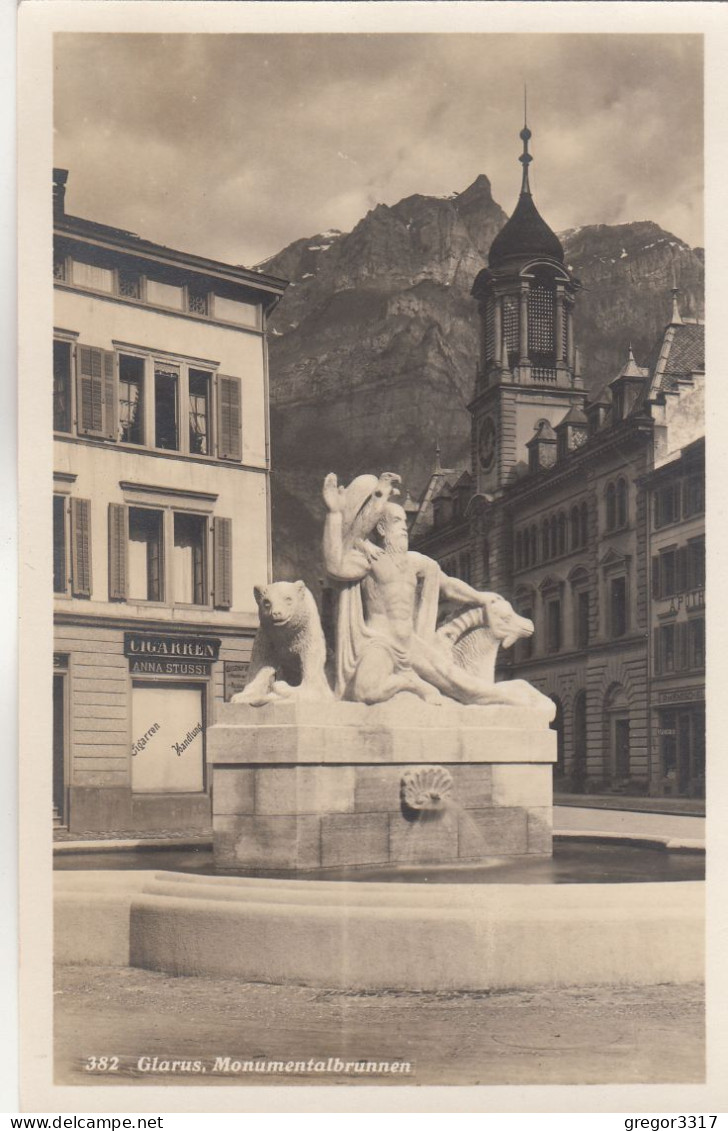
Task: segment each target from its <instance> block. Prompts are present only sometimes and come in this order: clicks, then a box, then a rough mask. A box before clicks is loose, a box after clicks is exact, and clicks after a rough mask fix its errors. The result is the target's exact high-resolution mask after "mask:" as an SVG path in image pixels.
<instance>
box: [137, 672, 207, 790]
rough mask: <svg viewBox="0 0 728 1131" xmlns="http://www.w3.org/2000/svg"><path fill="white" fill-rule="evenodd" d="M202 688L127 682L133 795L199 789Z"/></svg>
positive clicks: (201, 750)
mask: <svg viewBox="0 0 728 1131" xmlns="http://www.w3.org/2000/svg"><path fill="white" fill-rule="evenodd" d="M204 729H205V716H204V689H203V688H202V687H201V686H200V685H197V686H194V685H190V684H187V685H180V684H174V683H163V682H161V681H160V682H158V683H156V684H155V683H151V682H150V683H141V682H134V683H133V684H132V734H133V735H136V736H138V737H137V738H136V740H135V742H134V744H133V746H132V750H131V753H132V761H131V778H132V789H133V791H134V792H135V793H200V792H202V790H204V788H205V785H204V740H205V735H204Z"/></svg>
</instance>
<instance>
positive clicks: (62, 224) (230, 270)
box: [53, 213, 288, 294]
mask: <svg viewBox="0 0 728 1131" xmlns="http://www.w3.org/2000/svg"><path fill="white" fill-rule="evenodd" d="M53 226H54V230H55V234H56V235H59V236H68V237H69V238H73V237H78V238H79V239H86V240H94V241H97V242H99V243H102V244H104V245H106V246H110V247H113V248H114V249H118V250H120V251H122V250H123V251H129V252H131V253H132V254H134V253H136V254H138V255H140V256H144V257H146V258H155V259H164V260H165V261H166V262H168V263H174V264H175V266H178V267H182V268H187V269H188V270H193V271H194V270H197V271H201V272H213V273H215V274H218V275H224V276H225V277H227V278H228V279H230V280H231V281H234V282H237V283H242V284H247V285H249V286H252V287H254V288H255V289H256V290H259V291H260V290H266V291H272V292H274V293H275V294H282V293H283V291H284V290H285V288H286V287H287V286H288V282H287V281H286V280H285V279H278V278H276V277H275V276H274V275H265V274H263V273H262V272H261V271H253V270H251V269H250V268H248V267H240V266H236V265H235V264H232V263H222V262H221V261H220V260H217V259H207V258H206V257H204V256H201V255H192V254H190V253H189V252H184V251H177V250H176V249H174V248H171V247H165V246H164V244H157V243H152V242H151V240H145V239H142V238H141V237H140V236H138V235H136V234H135V233H134V232H127V231H126V230H125V229H123V228H112V227H111V226H110V225H108V224H98V223H97V222H96V221H95V220H86V219H84V218H83V217H81V216H69V215H68V214H67V213H64V214H63V215H60V216H58V215H57V216H56V217H55V218H54V221H53Z"/></svg>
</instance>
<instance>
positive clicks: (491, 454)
mask: <svg viewBox="0 0 728 1131" xmlns="http://www.w3.org/2000/svg"><path fill="white" fill-rule="evenodd" d="M478 460H479V461H480V466H481V468H482V470H483V471H490V469H491V467H492V466H493V464H494V462H495V424H494V422H493V417H492V416H486V418H485V420H484V421H483V423H482V424H481V425H480V432H479V434H478Z"/></svg>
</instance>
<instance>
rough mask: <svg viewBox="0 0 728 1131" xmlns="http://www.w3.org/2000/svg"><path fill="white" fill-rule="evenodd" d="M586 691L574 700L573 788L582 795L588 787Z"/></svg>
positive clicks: (579, 693)
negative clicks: (586, 786) (585, 787)
mask: <svg viewBox="0 0 728 1131" xmlns="http://www.w3.org/2000/svg"><path fill="white" fill-rule="evenodd" d="M586 742H587V728H586V691H580V692H578V694H577V695H576V698H575V699H574V756H573V759H572V763H571V782H572V788H573V789H574V790H576V791H577V792H578V793H582V792H583V790H584V786H585V785H586V777H587V763H586Z"/></svg>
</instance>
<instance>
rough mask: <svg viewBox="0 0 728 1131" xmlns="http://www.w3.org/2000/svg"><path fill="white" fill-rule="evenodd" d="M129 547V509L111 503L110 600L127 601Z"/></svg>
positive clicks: (120, 504)
mask: <svg viewBox="0 0 728 1131" xmlns="http://www.w3.org/2000/svg"><path fill="white" fill-rule="evenodd" d="M128 545H129V508H128V507H127V506H125V505H124V504H123V503H109V600H110V601H125V600H126V590H127V573H128V570H127V560H128Z"/></svg>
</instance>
